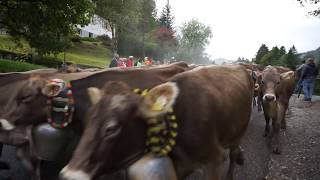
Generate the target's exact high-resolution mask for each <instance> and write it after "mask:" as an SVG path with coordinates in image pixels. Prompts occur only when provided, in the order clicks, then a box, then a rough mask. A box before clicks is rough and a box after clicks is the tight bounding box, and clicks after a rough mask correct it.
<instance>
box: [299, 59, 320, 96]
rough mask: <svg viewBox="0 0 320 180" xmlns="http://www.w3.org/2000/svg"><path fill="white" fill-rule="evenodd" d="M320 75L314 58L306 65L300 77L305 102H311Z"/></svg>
mask: <svg viewBox="0 0 320 180" xmlns="http://www.w3.org/2000/svg"><path fill="white" fill-rule="evenodd" d="M318 73H319V69H318V68H317V67H316V64H315V60H314V58H309V59H307V62H306V65H305V66H304V67H303V69H302V73H301V77H300V80H301V82H302V86H303V93H304V101H305V102H311V98H312V95H313V91H314V87H315V83H316V77H317V75H318Z"/></svg>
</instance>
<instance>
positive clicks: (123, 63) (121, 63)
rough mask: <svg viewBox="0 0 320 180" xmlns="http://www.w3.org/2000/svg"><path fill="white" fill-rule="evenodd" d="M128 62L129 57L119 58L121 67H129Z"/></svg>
mask: <svg viewBox="0 0 320 180" xmlns="http://www.w3.org/2000/svg"><path fill="white" fill-rule="evenodd" d="M126 62H127V58H121V59H119V60H118V67H120V68H125V67H127V65H126Z"/></svg>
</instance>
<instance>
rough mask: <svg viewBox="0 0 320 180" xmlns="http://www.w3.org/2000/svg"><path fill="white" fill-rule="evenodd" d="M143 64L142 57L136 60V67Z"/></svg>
mask: <svg viewBox="0 0 320 180" xmlns="http://www.w3.org/2000/svg"><path fill="white" fill-rule="evenodd" d="M142 65H143V64H142V59H139V60H138V61H136V62H135V66H136V67H141V66H142Z"/></svg>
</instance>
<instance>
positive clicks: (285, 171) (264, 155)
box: [0, 97, 320, 180]
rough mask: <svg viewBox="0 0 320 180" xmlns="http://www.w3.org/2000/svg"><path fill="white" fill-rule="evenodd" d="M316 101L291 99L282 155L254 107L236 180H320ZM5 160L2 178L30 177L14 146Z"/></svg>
mask: <svg viewBox="0 0 320 180" xmlns="http://www.w3.org/2000/svg"><path fill="white" fill-rule="evenodd" d="M300 98H302V97H300ZM314 100H315V102H313V104H312V106H311V107H305V105H304V104H303V103H302V102H301V99H296V98H295V97H293V98H292V99H291V103H290V113H289V114H288V115H287V130H285V131H282V132H281V142H282V154H281V155H274V154H272V152H271V147H270V138H268V137H267V138H265V137H263V136H262V135H263V131H264V125H265V121H264V118H263V114H262V113H261V112H258V111H256V109H254V110H253V112H252V118H251V121H250V124H249V127H248V130H247V132H246V135H245V138H244V139H243V141H242V148H243V149H244V152H245V154H244V155H245V164H244V165H243V166H237V167H236V170H235V179H236V180H262V179H266V180H291V179H299V180H300V179H301V180H304V179H305V180H319V179H320V97H315V98H314ZM1 159H2V160H5V161H8V162H9V163H10V166H11V170H9V171H7V170H3V171H0V180H7V179H8V180H9V179H10V177H12V180H27V179H28V176H27V174H26V172H24V171H23V169H22V167H21V164H20V163H19V161H18V160H17V159H16V158H15V149H14V148H13V147H9V146H5V150H4V152H3V157H1ZM227 164H228V162H226V164H225V167H227ZM10 180H11V179H10Z"/></svg>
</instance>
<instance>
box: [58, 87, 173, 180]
mask: <svg viewBox="0 0 320 180" xmlns="http://www.w3.org/2000/svg"><path fill="white" fill-rule="evenodd" d="M88 93H89V96H90V97H91V101H92V103H93V104H94V105H93V107H92V108H91V109H90V111H89V113H88V118H89V120H88V121H87V122H88V123H87V125H86V127H85V131H84V133H83V136H82V138H81V141H80V143H79V145H78V147H77V149H76V151H75V153H74V155H73V158H72V159H71V161H70V162H69V164H68V165H67V166H66V167H65V168H64V169H63V170H62V171H61V177H62V179H66V180H71V179H72V180H91V179H96V177H98V176H100V175H101V174H102V173H111V172H112V171H115V170H117V169H119V168H123V167H126V166H127V165H130V163H133V162H132V161H135V160H137V158H140V157H141V156H142V154H143V153H144V151H145V148H146V147H145V141H146V131H147V126H146V121H148V120H150V119H152V118H156V117H158V116H160V115H162V114H165V113H166V112H167V111H169V109H170V107H171V106H172V105H173V103H174V101H175V99H176V97H177V95H178V88H177V86H176V84H175V83H165V84H162V85H159V86H157V87H154V88H153V89H151V90H150V91H149V92H148V93H147V94H146V95H145V96H141V95H138V94H136V93H134V92H132V90H131V89H130V88H129V87H128V86H127V85H126V84H124V83H120V82H109V83H107V85H106V86H105V87H104V90H103V91H101V90H99V89H97V88H89V89H88Z"/></svg>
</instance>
